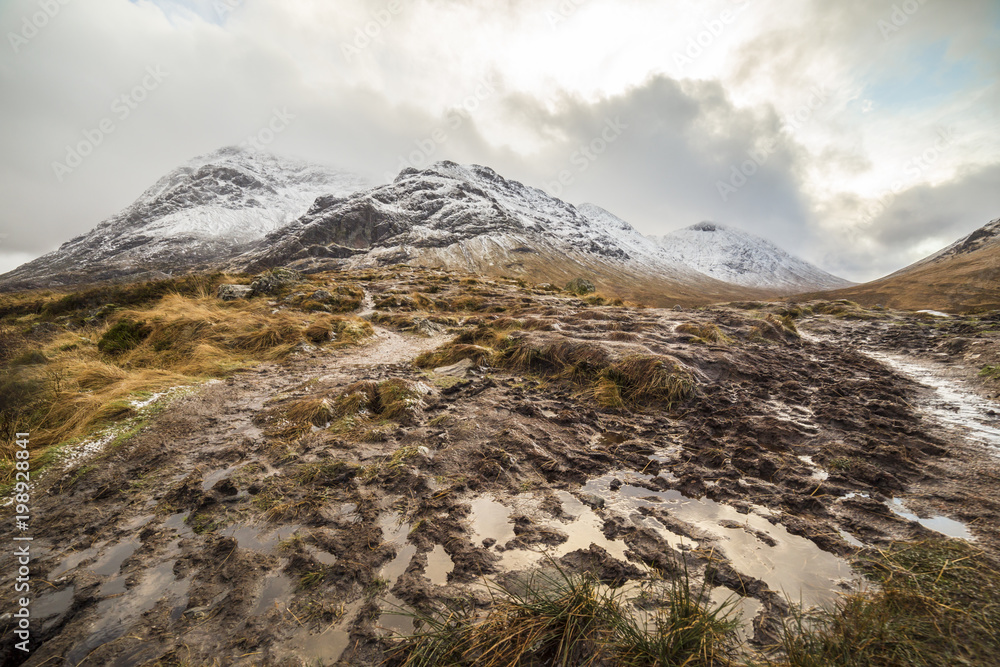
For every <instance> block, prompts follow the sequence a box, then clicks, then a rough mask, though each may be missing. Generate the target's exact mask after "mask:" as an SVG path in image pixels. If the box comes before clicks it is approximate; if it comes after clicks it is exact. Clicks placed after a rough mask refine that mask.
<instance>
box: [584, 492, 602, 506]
mask: <svg viewBox="0 0 1000 667" xmlns="http://www.w3.org/2000/svg"><path fill="white" fill-rule="evenodd" d="M580 502H582V503H583V504H584V505H589V506H590V507H592V508H593V509H595V510H599V509H604V498H601V497H600V496H598V495H595V494H593V493H581V494H580Z"/></svg>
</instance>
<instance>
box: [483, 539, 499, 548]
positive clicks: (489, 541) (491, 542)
mask: <svg viewBox="0 0 1000 667" xmlns="http://www.w3.org/2000/svg"><path fill="white" fill-rule="evenodd" d="M496 543H497V541H496V540H494V539H493V538H492V537H487V538H486V539H485V540H483V546H484V547H486V548H487V549H489V548H490V547H492V546H493V545H494V544H496Z"/></svg>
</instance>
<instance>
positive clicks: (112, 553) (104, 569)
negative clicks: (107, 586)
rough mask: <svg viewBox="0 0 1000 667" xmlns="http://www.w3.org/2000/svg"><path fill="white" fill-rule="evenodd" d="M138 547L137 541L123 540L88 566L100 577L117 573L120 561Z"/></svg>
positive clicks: (120, 564)
mask: <svg viewBox="0 0 1000 667" xmlns="http://www.w3.org/2000/svg"><path fill="white" fill-rule="evenodd" d="M138 548H139V543H138V542H133V541H131V540H124V541H122V542H119V543H118V544H116V545H115V546H113V547H111V549H109V550H108V551H107V552H106V553H105V554H104V555H103V556H102V557H101V558H100V559H98V560H97V562H95V563H94V564H93V565H91V566H90V570H91V571H92V572H93V573H94V574H97V575H100V576H102V577H108V576H111V575H113V574H118V571H119V570H120V569H121V566H122V563H124V562H125V560H126V559H127V558H128V557H129V556H131V555H132V554H134V553H135V550H136V549H138Z"/></svg>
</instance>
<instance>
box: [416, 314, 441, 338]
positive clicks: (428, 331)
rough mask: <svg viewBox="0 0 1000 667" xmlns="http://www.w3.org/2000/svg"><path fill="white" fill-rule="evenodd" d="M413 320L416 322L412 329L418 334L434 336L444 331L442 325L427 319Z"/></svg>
mask: <svg viewBox="0 0 1000 667" xmlns="http://www.w3.org/2000/svg"><path fill="white" fill-rule="evenodd" d="M414 322H415V324H416V327H415V328H414V331H415V332H416V333H418V334H420V335H421V336H427V337H428V338H430V337H431V336H434V335H436V334H439V333H441V332H443V331H444V327H443V326H441V325H440V324H436V323H434V322H431V321H430V320H428V319H424V318H418V319H416V320H414Z"/></svg>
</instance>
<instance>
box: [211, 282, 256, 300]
mask: <svg viewBox="0 0 1000 667" xmlns="http://www.w3.org/2000/svg"><path fill="white" fill-rule="evenodd" d="M218 296H219V298H220V299H222V300H223V301H236V300H237V299H249V298H250V297H251V296H253V287H250V286H249V285H219V293H218Z"/></svg>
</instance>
